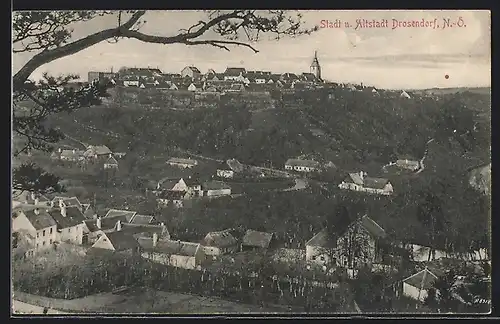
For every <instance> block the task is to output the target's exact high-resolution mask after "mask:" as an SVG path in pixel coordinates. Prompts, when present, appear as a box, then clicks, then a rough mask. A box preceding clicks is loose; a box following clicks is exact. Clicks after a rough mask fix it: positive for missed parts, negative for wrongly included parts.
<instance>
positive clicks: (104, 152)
mask: <svg viewBox="0 0 500 324" xmlns="http://www.w3.org/2000/svg"><path fill="white" fill-rule="evenodd" d="M112 153H113V152H111V150H110V149H109V148H108V147H107V146H106V145H98V146H92V145H90V146H89V147H88V148H87V150H86V151H85V152H84V153H83V155H84V156H85V158H87V159H97V158H102V157H110V156H111V154H112Z"/></svg>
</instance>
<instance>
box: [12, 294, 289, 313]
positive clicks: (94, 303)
mask: <svg viewBox="0 0 500 324" xmlns="http://www.w3.org/2000/svg"><path fill="white" fill-rule="evenodd" d="M14 298H16V299H17V300H18V301H22V304H20V305H22V306H25V308H26V305H27V304H26V303H29V304H31V305H32V306H31V307H32V308H33V311H34V312H38V311H40V312H41V310H42V308H41V307H45V306H47V307H51V308H54V309H56V310H58V312H61V310H63V311H64V312H73V313H120V314H126V313H156V314H230V313H233V314H241V313H283V312H285V311H288V308H285V307H280V308H276V307H259V306H255V305H245V304H240V303H235V302H231V301H227V300H223V299H219V298H215V297H202V296H195V295H188V294H178V293H170V292H162V291H154V290H149V289H148V290H147V289H130V290H128V291H126V292H122V293H101V294H96V295H92V296H87V297H84V298H78V299H73V300H62V299H54V298H46V297H41V296H36V295H31V294H26V293H21V292H15V293H14ZM33 305H36V306H40V309H37V307H36V306H33Z"/></svg>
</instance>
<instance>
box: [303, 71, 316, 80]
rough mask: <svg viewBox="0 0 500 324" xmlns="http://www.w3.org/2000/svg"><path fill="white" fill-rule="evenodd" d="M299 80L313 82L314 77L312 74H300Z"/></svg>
mask: <svg viewBox="0 0 500 324" xmlns="http://www.w3.org/2000/svg"><path fill="white" fill-rule="evenodd" d="M301 79H303V80H306V81H315V80H316V76H315V75H314V74H313V73H302V76H301Z"/></svg>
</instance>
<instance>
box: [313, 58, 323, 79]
mask: <svg viewBox="0 0 500 324" xmlns="http://www.w3.org/2000/svg"><path fill="white" fill-rule="evenodd" d="M311 73H312V74H314V76H316V78H317V79H318V80H321V65H319V61H318V51H314V59H313V61H312V63H311Z"/></svg>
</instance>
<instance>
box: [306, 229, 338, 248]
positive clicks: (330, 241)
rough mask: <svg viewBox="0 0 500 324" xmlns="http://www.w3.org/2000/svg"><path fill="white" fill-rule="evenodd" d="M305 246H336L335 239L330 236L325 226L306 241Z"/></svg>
mask: <svg viewBox="0 0 500 324" xmlns="http://www.w3.org/2000/svg"><path fill="white" fill-rule="evenodd" d="M306 246H319V247H323V248H335V247H336V246H337V241H336V240H335V239H334V238H332V237H331V235H330V234H329V233H328V229H327V228H323V229H322V230H321V231H319V232H318V233H316V235H314V236H313V237H312V238H311V239H310V240H309V241H307V242H306Z"/></svg>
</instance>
